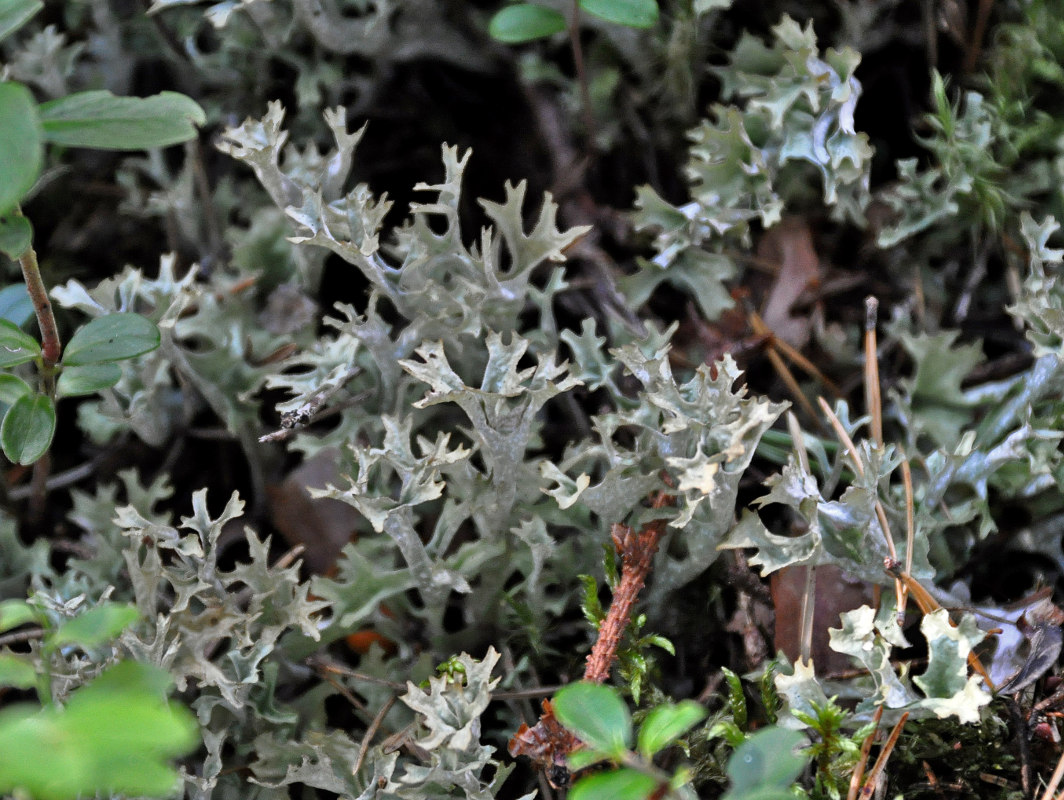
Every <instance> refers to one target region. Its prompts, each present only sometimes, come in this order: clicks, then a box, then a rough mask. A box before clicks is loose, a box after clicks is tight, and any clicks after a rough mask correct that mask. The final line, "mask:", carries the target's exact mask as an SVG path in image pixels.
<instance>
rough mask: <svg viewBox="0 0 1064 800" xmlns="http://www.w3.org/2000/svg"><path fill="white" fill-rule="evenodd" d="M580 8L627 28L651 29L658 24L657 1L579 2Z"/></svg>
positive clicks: (600, 0)
mask: <svg viewBox="0 0 1064 800" xmlns="http://www.w3.org/2000/svg"><path fill="white" fill-rule="evenodd" d="M580 8H582V9H583V10H584V11H587V12H588V13H589V14H594V15H595V16H596V17H601V18H602V19H604V20H606V21H607V22H615V23H617V24H618V25H624V26H625V27H627V28H652V27H654V25H656V24H657V22H658V3H657V0H580Z"/></svg>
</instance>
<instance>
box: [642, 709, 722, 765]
mask: <svg viewBox="0 0 1064 800" xmlns="http://www.w3.org/2000/svg"><path fill="white" fill-rule="evenodd" d="M705 716H706V710H705V709H704V708H703V707H702V706H700V705H699V704H698V703H696V702H695V701H694V700H684V701H683V702H682V703H677V704H676V705H672V704H669V705H662V706H658V707H657V708H655V709H654V710H653V711H651V712H650V713H649V714H647V717H646V719H645V720H643V724H642V725H641V726H640V728H639V752H640V753H641V754H642V755H643V757H644V758H646V759H647V760H648V761H649V760H650V759H651V758H653V757H654V755H655V754H656V753H657V752H658V751H660V750H662V749H664V748H666V747H668V746H669V745H670V744H672V743H673V742H674V741H675V740H676V739H677V738H679V737H680V736H683V735H684V734H685V733H687V731H688V730H690V728H691V727H692V726H693V725H696V724H697V723H699V722H701V721H702V720H703V719H705Z"/></svg>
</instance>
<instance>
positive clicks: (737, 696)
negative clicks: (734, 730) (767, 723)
mask: <svg viewBox="0 0 1064 800" xmlns="http://www.w3.org/2000/svg"><path fill="white" fill-rule="evenodd" d="M722 669H723V671H724V677H725V679H726V680H727V681H728V709H729V710H730V711H731V714H732V719H733V720H734V721H735V724H736V725H738V726H739V727H740V728H745V727H746V693H745V692H744V691H743V683H742V681H741V680H740V678H739V676H738V675H736V674H735V673H734V672H732V671H731V670H730V669H728V668H727V667H723V668H722Z"/></svg>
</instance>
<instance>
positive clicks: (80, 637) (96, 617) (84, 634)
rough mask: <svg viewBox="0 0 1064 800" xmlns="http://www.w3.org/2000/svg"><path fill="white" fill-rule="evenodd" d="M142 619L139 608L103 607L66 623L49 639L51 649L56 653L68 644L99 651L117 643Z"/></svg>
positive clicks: (100, 606) (48, 643)
mask: <svg viewBox="0 0 1064 800" xmlns="http://www.w3.org/2000/svg"><path fill="white" fill-rule="evenodd" d="M139 616H140V614H139V612H138V611H137V609H136V607H135V606H127V605H117V604H114V603H105V604H101V605H98V606H96V607H95V608H91V609H89V610H88V611H86V612H85V613H84V614H79V615H78V616H76V617H74V618H73V619H72V620H70V621H69V622H64V623H63V624H62V625H61V626H60V627H59V629H58V630H57V631H56V632H55V633H53V634H52V635H51V636H49V637H48V641H47V646H48V647H49V648H50V649H53V650H55V649H58V648H60V647H63V646H64V645H68V644H76V645H80V646H82V647H95V646H96V645H100V644H104V643H105V642H109V641H111V640H112V639H114V638H115V637H116V636H118V634H120V633H121V632H122V631H123V630H124V629H125V628H127V627H129V626H130V625H132V624H133V623H134V622H136V620H137V617H139Z"/></svg>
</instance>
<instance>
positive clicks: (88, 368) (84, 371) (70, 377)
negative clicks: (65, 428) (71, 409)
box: [55, 363, 122, 397]
mask: <svg viewBox="0 0 1064 800" xmlns="http://www.w3.org/2000/svg"><path fill="white" fill-rule="evenodd" d="M121 379H122V368H121V367H120V366H118V365H117V364H110V363H108V364H85V365H83V366H80V367H66V368H65V369H64V370H63V371H62V373H60V375H59V380H58V382H57V383H56V387H55V390H56V394H57V395H59V397H77V396H78V395H83V394H94V393H95V392H98V391H100V390H101V389H109V388H111V387H112V386H114V385H115V384H116V383H118V382H119V381H120V380H121Z"/></svg>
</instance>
